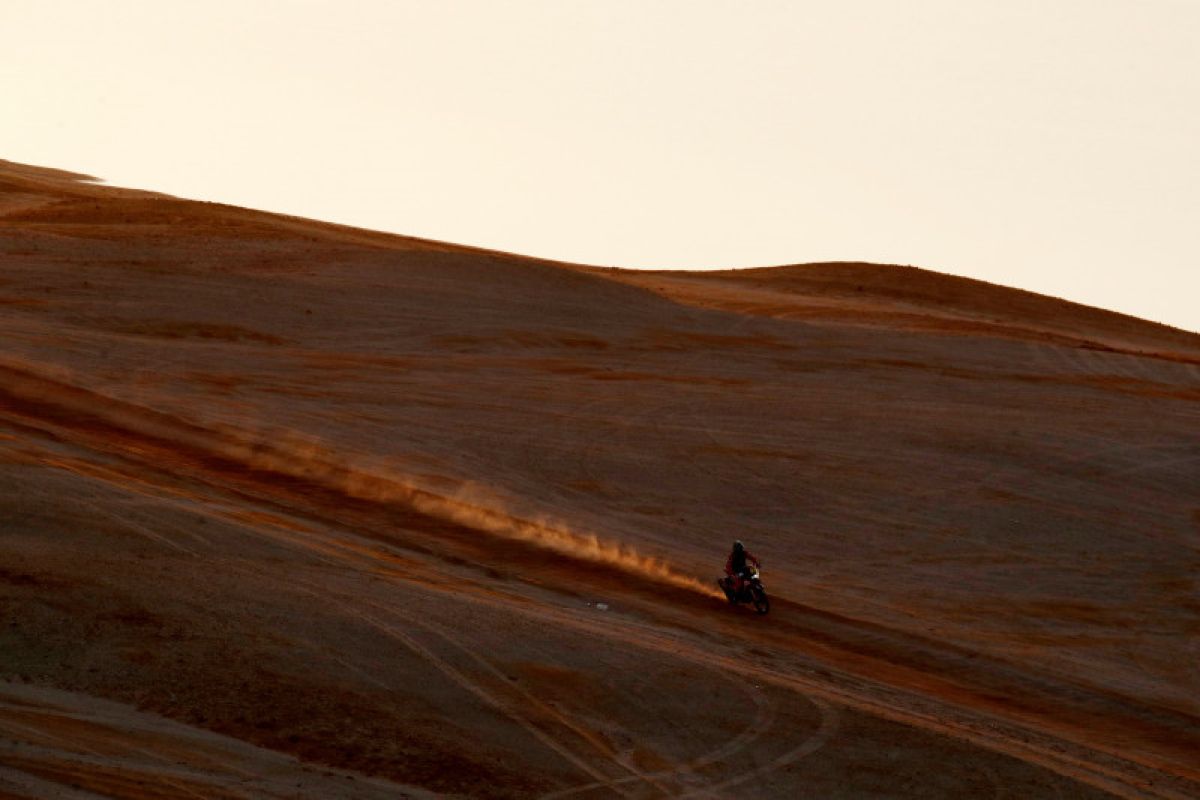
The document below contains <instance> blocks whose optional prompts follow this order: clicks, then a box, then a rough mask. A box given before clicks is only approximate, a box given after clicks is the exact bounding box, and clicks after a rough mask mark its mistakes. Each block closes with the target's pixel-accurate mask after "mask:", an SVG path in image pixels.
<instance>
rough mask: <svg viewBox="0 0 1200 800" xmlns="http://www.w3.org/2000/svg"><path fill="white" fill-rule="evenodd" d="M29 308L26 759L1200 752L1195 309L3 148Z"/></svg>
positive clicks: (2, 639)
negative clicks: (289, 196)
mask: <svg viewBox="0 0 1200 800" xmlns="http://www.w3.org/2000/svg"><path fill="white" fill-rule="evenodd" d="M0 342H2V343H3V344H2V346H0V795H2V796H13V797H70V798H75V797H96V796H102V797H129V798H149V797H181V796H201V797H339V796H340V797H372V798H373V797H405V796H412V797H420V796H423V795H425V794H427V793H430V792H432V793H436V794H444V795H462V796H471V797H530V796H543V797H548V798H549V797H579V798H602V797H627V798H638V797H647V798H653V797H718V796H728V795H730V794H731V793H736V792H741V791H743V790H750V791H752V792H753V793H754V794H755V795H757V796H761V797H814V798H826V797H992V796H995V797H1010V798H1017V797H1054V798H1057V797H1092V796H1108V795H1116V796H1122V797H1194V796H1200V702H1198V701H1197V698H1198V697H1200V672H1198V671H1197V669H1196V664H1197V663H1198V659H1200V591H1198V587H1197V578H1196V576H1197V574H1198V568H1200V434H1198V433H1197V431H1200V336H1197V335H1195V334H1191V333H1187V332H1184V331H1179V330H1175V329H1171V328H1166V327H1162V326H1157V325H1153V324H1150V323H1147V322H1143V321H1140V320H1136V319H1132V318H1129V317H1123V316H1120V315H1116V314H1110V313H1107V312H1103V311H1099V310H1096V309H1088V308H1084V307H1081V306H1075V305H1071V304H1069V303H1065V302H1062V301H1059V300H1055V299H1052V298H1045V297H1040V296H1037V295H1031V294H1028V293H1024V292H1017V291H1014V290H1010V289H1005V288H1003V287H997V286H991V285H987V284H981V283H977V282H972V281H966V280H963V279H958V278H952V277H949V276H943V275H937V274H935V273H929V272H924V271H920V270H913V269H911V268H905V267H888V266H881V265H865V264H826V265H804V266H797V267H787V268H780V269H776V270H750V271H739V272H720V273H707V274H678V273H634V272H625V271H614V270H601V269H592V268H584V267H576V266H572V265H564V264H554V263H549V262H543V261H536V260H532V259H525V258H520V257H516V256H511V255H506V254H500V253H490V252H485V251H479V250H472V249H468V248H460V247H455V246H451V245H445V244H439V243H433V242H425V241H421V240H414V239H406V238H403V237H395V236H388V235H383V234H376V233H371V232H367V231H358V230H353V229H347V228H341V227H338V226H332V225H326V224H322V223H317V222H311V221H306V220H297V219H292V218H286V217H277V216H272V215H269V214H263V213H259V212H252V211H246V210H243V209H235V208H230V207H226V206H220V205H214V204H203V203H193V202H187V201H181V200H176V199H173V198H169V197H165V196H161V195H155V194H150V193H142V192H134V191H130V190H118V189H112V188H108V187H102V186H97V185H92V184H87V183H82V182H79V180H78V176H73V175H70V174H69V173H60V172H53V171H48V170H40V169H37V168H32V167H24V166H21V165H15V164H10V163H8V162H0ZM734 537H740V538H743V539H745V540H746V541H747V543H748V545H749V547H750V549H751V550H752V551H754V552H755V553H756V554H757V555H758V556H759V557H760V558H761V559H762V560H763V562H764V567H765V570H764V578H765V581H766V583H767V586H768V589H769V590H770V592H771V594H772V598H773V600H774V605H773V608H772V613H771V614H770V615H769V616H768V617H766V618H758V617H755V616H754V615H753V614H751V613H748V612H746V611H745V610H744V609H731V608H729V607H727V606H726V605H725V604H724V601H723V600H721V599H718V598H716V597H715V596H714V592H713V591H712V588H713V583H712V580H713V578H715V577H716V575H717V574H718V573H719V571H720V568H721V566H722V565H723V562H724V557H725V553H726V551H727V550H728V547H729V544H730V541H731V540H732V539H733V538H734ZM5 793H7V794H5Z"/></svg>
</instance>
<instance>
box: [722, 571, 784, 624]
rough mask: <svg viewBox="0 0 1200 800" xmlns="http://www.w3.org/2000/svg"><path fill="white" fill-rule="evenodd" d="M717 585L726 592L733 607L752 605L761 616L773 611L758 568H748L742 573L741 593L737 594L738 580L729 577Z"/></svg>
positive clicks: (726, 596)
mask: <svg viewBox="0 0 1200 800" xmlns="http://www.w3.org/2000/svg"><path fill="white" fill-rule="evenodd" d="M717 585H718V586H720V587H721V591H723V592H725V598H726V599H727V600H729V603H730V604H731V605H737V604H738V603H750V604H751V605H753V606H754V610H755V611H757V612H758V613H759V614H766V613H767V612H768V611H770V610H771V601H770V600H769V599H768V598H767V590H766V589H764V588H763V585H762V579H761V578H759V577H758V569H757V568H756V567H751V566H747V567H746V569H745V570H744V571H743V572H742V588H741V590H740V591H737V592H735V587H736V586H737V579H736V578H732V577H729V576H726V577H724V578H721V579H719V580H718V581H717Z"/></svg>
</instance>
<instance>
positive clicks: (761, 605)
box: [752, 589, 771, 614]
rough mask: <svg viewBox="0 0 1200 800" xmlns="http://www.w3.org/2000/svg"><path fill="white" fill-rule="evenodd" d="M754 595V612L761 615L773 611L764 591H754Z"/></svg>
mask: <svg viewBox="0 0 1200 800" xmlns="http://www.w3.org/2000/svg"><path fill="white" fill-rule="evenodd" d="M752 591H753V594H754V610H755V611H757V612H758V613H759V614H766V613H767V612H768V611H770V610H771V601H770V600H768V599H767V593H766V592H764V591H763V590H762V589H754V590H752Z"/></svg>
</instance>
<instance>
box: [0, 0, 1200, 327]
mask: <svg viewBox="0 0 1200 800" xmlns="http://www.w3.org/2000/svg"><path fill="white" fill-rule="evenodd" d="M0 29H2V30H4V32H5V34H4V47H3V48H0V158H6V159H9V160H12V161H20V162H26V163H33V164H40V165H45V166H54V167H59V168H63V169H69V170H74V171H80V172H86V173H89V174H92V175H96V176H98V177H101V178H104V179H106V180H107V181H108V182H110V183H113V184H117V185H123V186H135V187H138V188H144V189H153V190H158V191H164V192H168V193H171V194H176V195H180V196H183V197H191V198H197V199H204V200H219V201H222V202H227V203H233V204H236V205H243V206H250V207H255V208H263V209H267V210H271V211H279V212H284V213H289V214H298V215H302V216H307V217H315V218H319V219H325V220H331V221H335V222H344V223H349V224H353V225H360V226H364V227H368V228H376V229H380V230H387V231H394V232H397V233H403V234H409V235H414V236H422V237H428V238H433V239H441V240H447V241H452V242H458V243H462V244H472V245H479V246H483V247H490V248H496V249H501V250H508V251H513V252H518V253H524V254H528V255H535V256H542V257H546V258H554V259H561V260H567V261H577V262H583V263H590V264H603V265H612V266H623V267H656V268H666V267H672V268H673V267H680V268H693V269H696V268H714V267H735V266H739V267H741V266H767V265H776V264H787V263H798V262H805V261H819V260H866V261H881V262H889V263H900V264H913V265H916V266H922V267H928V268H931V269H936V270H939V271H943V272H951V273H955V274H959V275H966V276H970V277H975V278H981V279H984V280H989V281H993V282H996V283H1002V284H1006V285H1009V286H1017V287H1020V288H1025V289H1031V290H1034V291H1038V292H1043V293H1047V294H1052V295H1056V296H1060V297H1065V298H1067V299H1071V300H1075V301H1078V302H1083V303H1088V304H1091V305H1098V306H1102V307H1105V308H1111V309H1114V310H1118V311H1123V312H1125V313H1130V314H1135V315H1137V316H1141V317H1145V318H1147V319H1152V320H1156V321H1160V322H1166V323H1169V324H1173V325H1176V326H1179V327H1184V328H1187V329H1190V330H1193V331H1200V0H1141V1H1140V2H1139V1H1137V0H1038V1H1037V2H1033V1H1032V0H994V1H991V0H838V1H837V2H833V0H819V1H811V2H810V1H808V0H794V2H769V1H768V0H753V1H750V0H742V1H741V2H717V1H716V0H683V1H681V2H655V0H631V1H629V2H622V1H621V0H602V1H597V2H590V1H588V0H546V1H545V2H534V1H532V0H507V1H506V2H501V1H499V0H496V1H494V2H465V1H464V2H451V1H449V0H443V1H442V2H434V1H433V0H430V2H401V1H400V0H358V1H356V0H337V1H336V2H324V1H323V0H291V1H290V2H283V1H281V0H203V2H200V1H199V0H197V1H196V2H177V1H176V2H172V1H171V0H105V2H92V1H91V0H78V2H64V1H63V0H0Z"/></svg>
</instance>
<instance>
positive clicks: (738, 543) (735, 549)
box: [733, 539, 746, 553]
mask: <svg viewBox="0 0 1200 800" xmlns="http://www.w3.org/2000/svg"><path fill="white" fill-rule="evenodd" d="M745 549H746V548H745V547H744V546H743V545H742V540H741V539H738V540H737V541H735V542H734V543H733V552H735V553H740V552H742V551H743V550H745Z"/></svg>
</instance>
